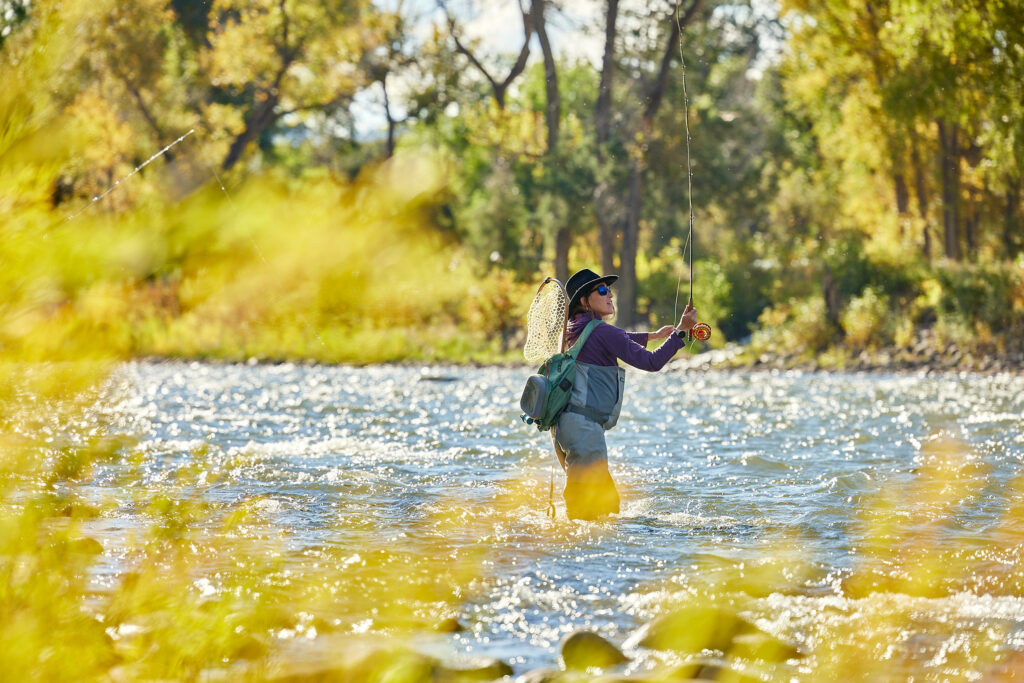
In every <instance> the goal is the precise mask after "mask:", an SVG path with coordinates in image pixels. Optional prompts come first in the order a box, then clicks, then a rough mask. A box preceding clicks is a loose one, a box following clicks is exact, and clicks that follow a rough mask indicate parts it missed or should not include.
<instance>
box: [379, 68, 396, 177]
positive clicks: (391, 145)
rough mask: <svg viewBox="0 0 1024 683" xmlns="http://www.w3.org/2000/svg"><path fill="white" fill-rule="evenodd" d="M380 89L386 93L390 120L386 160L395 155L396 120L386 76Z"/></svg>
mask: <svg viewBox="0 0 1024 683" xmlns="http://www.w3.org/2000/svg"><path fill="white" fill-rule="evenodd" d="M380 89H381V90H382V91H383V92H384V116H385V117H386V118H387V120H388V142H387V145H388V146H387V151H386V152H385V157H384V158H385V159H390V158H391V157H393V156H394V155H395V118H394V117H393V116H392V115H391V101H390V100H389V99H388V77H387V74H384V75H383V76H382V77H381V79H380Z"/></svg>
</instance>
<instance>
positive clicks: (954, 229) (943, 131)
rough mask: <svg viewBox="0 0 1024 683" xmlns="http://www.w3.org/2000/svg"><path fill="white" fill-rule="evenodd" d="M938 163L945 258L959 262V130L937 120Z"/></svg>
mask: <svg viewBox="0 0 1024 683" xmlns="http://www.w3.org/2000/svg"><path fill="white" fill-rule="evenodd" d="M937 123H938V126H939V163H940V164H941V167H942V229H943V246H944V247H945V253H946V258H949V259H952V260H954V261H958V260H960V163H959V156H958V154H957V145H958V140H957V138H958V133H959V128H958V126H957V125H956V124H955V123H954V124H948V123H946V122H945V121H944V120H943V119H939V120H938V122H937Z"/></svg>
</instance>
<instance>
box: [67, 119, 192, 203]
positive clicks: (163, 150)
mask: <svg viewBox="0 0 1024 683" xmlns="http://www.w3.org/2000/svg"><path fill="white" fill-rule="evenodd" d="M194 132H196V129H195V128H191V129H189V131H188V132H187V133H185V134H184V135H182V136H181V137H180V138H178V139H177V140H175V141H174V142H172V143H171V144H169V145H167V146H166V147H164V148H163V149H162V150H160V151H159V152H157V153H156V154H154V155H153V156H151V157H150V158H148V159H146V160H145V161H143V162H142V163H141V164H139V165H138V166H136V167H135V169H134V170H133V171H132V172H131V173H129V174H128V175H126V176H125V177H123V178H121V179H120V180H118V181H117V182H115V183H114V184H113V185H111V186H110V187H108V188H107V189H106V191H104V192H103V193H102V194H98V195H96V196H95V197H93V198H92V201H91V202H89V203H88V204H86V205H85V206H83V207H82V208H81V209H79V210H78V211H77V212H76V213H74V214H72V215H70V216H68V217H67V218H66V219H64V222H65V223H67V222H68V221H70V220H73V219H75V218H78V217H79V216H80V215H82V213H83V212H85V211H86V210H87V209H88V208H89V207H91V206H92V205H93V204H95V203H96V202H98V201H100V200H101V199H103V198H104V197H106V196H107V195H108V194H110V193H111V192H113V191H114V190H116V189H117V187H118V186H119V185H120V184H121V183H123V182H124V181H126V180H128V179H129V178H131V177H132V176H133V175H135V174H136V173H138V172H139V171H141V170H142V169H144V168H146V166H149V164H150V163H152V162H153V161H155V160H156V159H159V158H160V157H162V156H163V155H164V154H166V153H167V150H169V149H170V148H171V147H174V146H175V145H176V144H178V143H179V142H181V141H182V140H184V139H185V138H187V137H188V136H189V135H192V133H194Z"/></svg>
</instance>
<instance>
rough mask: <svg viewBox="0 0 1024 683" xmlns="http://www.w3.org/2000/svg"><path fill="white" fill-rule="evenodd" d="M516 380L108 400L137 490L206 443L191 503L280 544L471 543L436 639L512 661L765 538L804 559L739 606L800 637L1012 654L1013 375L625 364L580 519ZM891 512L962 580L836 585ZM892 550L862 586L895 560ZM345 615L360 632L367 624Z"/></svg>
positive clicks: (350, 382) (302, 551)
mask: <svg viewBox="0 0 1024 683" xmlns="http://www.w3.org/2000/svg"><path fill="white" fill-rule="evenodd" d="M527 374H528V371H526V370H523V369H499V368H483V369H477V368H437V367H431V368H411V367H374V368H365V369H364V368H345V367H320V366H297V365H276V366H263V365H260V366H242V365H208V364H198V363H160V364H149V363H138V364H130V365H127V366H125V367H123V368H122V369H121V370H120V371H119V373H118V375H117V378H116V380H115V382H114V388H113V389H112V396H113V398H112V401H111V402H112V407H111V408H110V409H109V416H110V419H111V420H112V421H113V424H114V427H115V428H116V429H118V430H120V431H122V432H125V433H128V434H133V435H135V437H136V438H137V439H138V440H139V448H140V450H141V452H142V454H143V458H142V467H143V471H144V473H145V480H146V482H147V483H149V484H159V482H161V481H165V480H166V481H170V480H171V479H173V477H174V476H175V473H176V472H177V471H178V470H179V469H180V468H183V467H187V466H189V465H191V464H192V463H193V462H194V461H195V460H196V458H197V454H198V453H201V454H202V461H203V463H204V467H206V468H208V469H209V470H210V472H209V475H210V476H209V481H210V484H209V485H208V487H206V488H205V489H204V490H203V493H202V495H204V496H207V497H209V498H210V499H211V500H214V501H223V502H225V503H237V502H239V501H243V500H247V499H254V500H258V501H259V509H260V510H261V512H262V515H263V519H264V522H265V524H266V525H267V526H268V528H272V529H276V530H278V531H279V532H280V535H281V537H282V538H283V539H285V540H284V548H285V552H286V554H287V555H289V556H291V557H294V558H302V557H309V556H310V555H311V554H312V555H316V554H317V553H324V555H323V556H324V557H325V558H340V557H341V558H343V557H351V558H354V559H353V562H357V561H358V560H359V558H360V553H363V554H364V555H365V554H366V552H367V547H366V546H367V545H368V544H370V545H372V544H374V543H379V544H380V545H381V546H387V547H390V548H393V549H399V550H400V549H401V548H403V547H404V546H412V545H417V547H421V548H422V547H428V548H431V549H432V551H431V552H434V553H436V554H438V555H439V556H440V560H441V564H440V565H439V566H444V558H445V557H447V556H448V555H450V556H451V557H453V558H454V557H458V558H462V561H463V563H465V562H466V561H467V560H466V559H465V558H467V557H470V558H473V559H472V561H473V562H475V563H476V566H475V567H474V572H473V573H472V577H471V578H470V579H466V584H467V585H466V586H465V587H463V588H462V589H460V590H462V593H461V594H462V596H463V597H462V599H461V601H460V602H459V603H458V604H457V606H456V607H457V613H456V614H454V616H456V617H457V618H458V619H459V621H460V623H462V624H463V625H465V626H466V627H467V629H466V630H465V631H462V632H460V633H456V634H453V635H451V636H448V637H447V640H446V641H444V643H443V646H444V647H445V648H448V649H449V650H450V651H453V652H455V653H458V654H466V655H493V656H497V657H501V658H503V659H506V660H508V661H510V662H512V663H513V665H514V666H515V668H516V669H517V671H523V670H526V669H529V668H535V667H541V666H555V665H556V663H557V658H558V644H559V641H560V640H561V639H562V638H563V637H564V635H565V634H566V633H568V632H570V631H572V630H574V629H577V628H591V629H594V630H597V631H599V632H601V633H602V634H604V635H605V636H607V637H609V638H611V639H613V640H615V641H616V642H620V643H621V642H622V641H623V640H625V639H626V637H627V636H628V635H629V634H630V633H631V632H632V631H633V630H634V629H636V628H637V627H638V626H639V625H641V624H642V623H644V622H645V621H647V620H648V619H649V618H651V617H652V616H653V615H655V614H657V613H658V612H659V611H660V610H662V609H664V608H665V607H666V606H667V605H668V604H669V603H670V602H671V600H673V599H674V598H676V597H679V596H680V595H685V594H687V591H690V590H692V589H693V586H694V585H695V583H696V582H698V581H699V580H700V579H702V578H706V575H707V573H708V572H713V571H714V568H715V567H722V568H726V567H728V568H730V569H729V571H731V572H733V574H730V576H733V575H734V574H735V572H737V571H738V572H739V575H740V576H741V577H742V575H743V571H744V569H743V568H744V567H747V568H756V567H758V566H764V565H765V563H766V562H767V561H768V560H767V559H766V558H771V557H774V556H776V555H777V554H778V553H779V552H783V551H784V552H785V553H789V555H788V556H792V555H793V554H794V553H795V554H796V555H797V556H798V557H799V564H800V566H801V567H803V569H802V570H801V571H800V572H798V573H797V574H796V575H793V576H790V577H789V578H790V579H791V585H790V586H789V587H788V588H786V589H779V590H771V591H767V590H766V591H763V593H762V594H755V595H753V596H751V599H750V600H749V601H748V602H747V603H746V604H745V606H744V609H745V611H746V614H747V616H748V617H750V618H751V619H754V620H756V621H757V623H758V624H759V625H761V626H762V627H764V628H765V629H767V630H769V631H771V632H773V633H775V634H776V635H778V636H780V637H783V638H785V639H786V640H788V641H790V642H792V643H794V644H797V645H799V646H801V647H803V648H806V649H812V648H814V647H815V646H816V645H817V644H819V643H818V641H819V640H820V639H821V638H822V637H824V636H823V635H822V634H823V632H824V630H825V629H831V630H832V631H833V632H835V631H837V630H838V631H840V632H841V631H842V630H843V628H844V625H845V627H846V628H847V630H850V631H855V630H856V618H857V615H859V614H862V613H864V612H865V611H873V612H875V613H878V614H884V613H885V612H886V611H887V610H889V611H893V612H897V611H898V612H900V613H901V614H902V613H912V614H914V615H915V622H914V624H915V625H914V626H913V628H908V627H906V626H905V625H903V626H901V625H899V624H895V625H893V626H892V628H893V636H892V642H893V643H894V644H896V646H897V647H898V648H902V650H901V651H902V652H903V653H904V655H907V654H908V653H909V654H910V655H912V656H914V657H916V658H917V659H918V660H919V661H920V662H923V663H924V664H925V665H927V666H931V667H932V668H933V669H934V670H935V671H938V672H941V671H946V672H947V673H948V672H954V673H958V674H963V673H965V670H966V669H969V668H970V667H971V666H972V662H973V661H974V660H973V659H972V656H971V653H970V652H965V650H967V649H969V648H970V646H969V645H964V644H963V643H962V642H960V640H963V634H964V633H965V632H972V631H978V630H981V629H985V628H992V629H995V630H996V631H995V632H996V636H994V637H996V638H997V639H999V640H1000V641H1001V643H1000V645H999V647H1001V648H1004V649H1009V648H1016V647H1019V646H1020V645H1021V642H1018V641H1022V640H1024V638H1021V636H1020V635H1019V634H1018V628H1019V626H1020V625H1021V624H1024V600H1022V599H1021V598H1020V597H1018V596H1019V595H1020V587H1019V586H1017V585H1016V584H1015V583H1012V582H1010V581H1009V580H1008V579H1007V578H1006V577H1008V576H1011V575H1014V571H1015V570H1016V568H1017V563H1018V562H1019V561H1020V559H1019V553H1018V552H1017V551H1018V550H1019V549H1020V548H1021V547H1022V546H1021V545H1020V543H1021V542H1024V530H1016V529H1008V528H1006V526H1007V524H1006V521H1005V520H1004V518H1003V516H1004V514H1005V513H1006V510H1007V508H1008V507H1009V506H1010V505H1011V504H1012V503H1014V502H1016V501H1015V496H1016V493H1015V492H1019V489H1015V488H1014V486H1015V481H1016V477H1017V475H1018V474H1019V472H1020V470H1021V463H1022V460H1024V436H1022V431H1021V424H1022V414H1024V379H1022V378H1018V377H1007V376H996V377H978V376H966V377H955V376H946V377H911V376H873V375H819V374H769V373H760V374H759V373H753V374H751V373H735V374H733V373H727V372H712V373H702V372H696V371H686V372H684V371H671V370H670V371H666V372H663V373H660V374H653V375H648V374H645V373H641V372H638V371H629V374H628V379H627V398H626V403H625V407H624V410H623V416H622V419H621V420H620V422H619V426H618V427H617V428H615V429H614V430H612V431H611V432H609V433H608V444H609V450H610V461H611V469H612V473H613V476H614V477H615V479H616V481H617V482H618V483H619V487H620V492H621V493H622V495H623V501H624V509H623V512H622V514H621V515H618V516H617V517H615V518H613V519H611V520H609V521H607V522H601V523H574V522H569V521H567V520H566V519H565V512H564V506H563V505H562V503H561V496H560V489H561V486H562V484H563V479H562V476H561V473H560V471H556V470H557V467H556V466H554V465H555V460H554V456H553V455H552V453H551V451H550V439H549V436H548V434H547V433H543V434H542V433H538V432H537V431H536V430H535V429H533V428H532V427H527V426H526V425H524V424H523V423H522V422H521V421H520V420H519V413H518V410H517V403H518V395H519V391H520V390H521V386H522V384H523V381H524V380H525V377H526V375H527ZM936 459H938V464H937V465H936ZM925 471H931V472H935V471H946V472H947V473H951V477H950V479H949V481H947V482H946V484H945V485H946V486H949V485H952V484H951V483H950V482H953V483H955V484H956V485H958V486H960V485H962V486H964V489H963V490H964V492H965V493H964V494H963V497H962V498H959V497H958V499H957V501H956V502H955V504H954V505H952V506H951V505H950V504H949V503H948V501H947V502H946V503H945V504H943V503H942V502H941V501H942V496H941V495H940V493H941V492H940V493H935V492H934V491H932V489H928V488H927V487H926V486H923V485H922V484H921V482H920V477H921V476H922V475H921V473H922V472H925ZM552 476H553V477H554V482H555V484H554V486H555V496H554V498H555V503H556V507H557V513H558V514H557V519H556V521H554V522H552V521H551V520H550V519H549V518H548V517H547V516H546V509H547V507H548V503H549V486H550V483H551V478H552ZM117 481H118V479H117V476H116V472H115V468H114V467H113V466H111V467H110V468H109V470H105V471H104V472H103V473H102V474H101V475H100V476H99V478H98V480H97V482H96V483H97V485H98V487H99V489H100V490H101V491H104V492H105V493H107V494H109V495H114V496H118V495H126V494H122V493H120V492H118V491H117V490H116V489H115V488H114V486H115V484H116V482H117ZM880 491H882V492H881V493H880ZM933 493H934V495H933ZM957 496H960V494H959V493H958V494H957ZM879 501H883V502H879ZM884 501H888V502H887V503H886V502H884ZM937 501H938V502H937ZM883 505H888V506H889V507H888V508H886V509H888V510H891V511H894V513H893V514H894V515H895V517H894V518H895V519H896V520H897V522H899V521H900V520H905V521H906V522H907V523H908V524H917V525H920V526H919V528H918V529H917V531H918V532H919V533H920V534H921V541H920V542H921V543H924V544H928V543H932V544H933V545H934V546H936V547H937V548H938V549H940V550H941V551H942V552H943V553H947V554H948V557H947V556H946V555H944V557H947V560H948V559H949V558H952V561H959V562H962V563H964V566H965V570H964V571H963V572H959V573H952V574H951V573H947V574H945V575H943V576H942V578H941V580H940V581H939V584H940V585H938V586H934V587H933V588H932V589H930V592H929V591H905V592H901V591H899V590H894V589H893V588H892V586H891V585H889V587H888V588H886V587H885V586H884V585H883V586H882V587H881V588H877V587H876V588H875V589H873V590H861V591H859V592H857V593H856V594H854V592H852V591H851V589H850V588H849V586H847V585H846V582H847V581H848V580H849V579H850V577H851V576H852V575H854V574H855V573H856V572H858V571H860V572H861V573H862V574H863V571H862V570H864V565H865V559H864V558H865V553H866V552H868V551H869V550H870V543H871V538H872V536H871V532H870V514H869V513H870V512H871V511H872V510H876V509H877V508H878V507H879V506H883ZM929 506H934V507H935V509H934V511H933V512H934V514H932V516H930V517H929V516H928V510H929V509H930V508H929ZM122 510H123V512H122V518H121V519H119V520H108V531H109V533H110V534H111V537H112V538H113V536H114V535H116V532H117V530H119V529H120V530H123V529H124V528H126V527H127V526H130V524H131V520H132V514H133V512H132V507H131V505H130V504H129V501H128V499H127V497H125V505H124V506H123V508H122ZM922 510H923V511H924V512H925V516H924V517H920V515H921V513H922ZM915 515H918V516H917V517H915ZM453 518H454V519H455V520H456V521H457V523H455V524H453V523H452V520H453ZM922 520H923V522H922ZM879 533H882V532H879ZM914 533H917V532H916V531H915V530H914V529H910V530H909V531H908V530H904V531H902V532H901V531H899V530H897V531H892V530H890V531H888V532H885V533H882V536H886V534H888V536H886V537H887V538H897V537H898V538H900V539H903V541H906V539H907V538H912V537H914ZM1015 533H1016V534H1017V537H1012V536H1013V534H1015ZM901 534H902V535H901ZM1008 534H1009V536H1008ZM993 537H999V538H1000V539H1001V541H1000V542H1001V545H1000V546H999V548H996V549H993V548H991V547H989V546H988V545H987V543H988V541H989V540H990V539H991V538H993ZM424 539H427V540H429V541H430V542H429V543H428V544H426V545H424ZM1015 549H1016V550H1015ZM773 553H775V555H773ZM884 565H885V563H882V565H881V566H880V568H879V569H878V571H877V572H875V574H877V576H881V577H884V576H885V574H886V571H890V570H891V571H892V572H898V571H900V569H899V566H898V561H896V560H894V561H893V562H892V563H890V564H889V567H888V569H886V567H885V566H884ZM737 568H739V569H737ZM110 571H111V572H113V573H116V572H117V571H118V567H116V566H113V567H111V568H110ZM338 571H339V572H345V571H348V568H347V566H345V567H343V566H339V569H338ZM723 571H725V569H723ZM698 574H699V575H698ZM723 576H725V575H724V574H723ZM883 584H884V581H883ZM389 599H393V600H395V601H398V602H401V601H402V600H404V599H408V600H414V599H420V598H413V597H407V596H404V595H393V596H391V597H390V598H389ZM358 616H359V615H353V624H354V625H353V626H352V628H353V629H354V630H355V629H359V630H366V629H371V630H372V629H373V628H374V625H373V624H372V623H371V622H360V621H358V620H356V617H358ZM851 637H852V636H851ZM958 638H959V639H960V640H957V639H958ZM958 643H959V644H958ZM957 651H959V654H957V655H956V656H954V654H951V653H956V652H957ZM878 656H880V657H884V656H890V657H896V656H901V655H893V654H892V653H889V654H888V655H886V653H884V652H881V653H878ZM637 666H640V664H638V665H637ZM944 667H945V668H944ZM965 668H966V669H965Z"/></svg>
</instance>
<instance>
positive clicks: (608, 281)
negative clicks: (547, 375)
mask: <svg viewBox="0 0 1024 683" xmlns="http://www.w3.org/2000/svg"><path fill="white" fill-rule="evenodd" d="M616 280H618V275H605V276H603V277H602V276H600V275H598V274H597V273H595V272H594V271H592V270H589V269H587V268H584V269H583V270H580V271H578V272H577V273H575V274H573V276H572V277H570V278H569V281H568V282H566V287H565V291H566V293H567V294H568V296H569V312H568V326H567V328H566V339H565V346H566V347H569V346H571V345H572V344H573V342H575V341H576V339H577V337H579V335H580V333H581V332H582V331H583V329H584V328H585V327H586V326H587V323H589V322H590V321H592V320H595V319H596V320H603V319H604V318H605V317H607V316H610V315H612V314H614V313H615V299H614V294H613V293H612V289H611V286H612V284H614V282H615V281H616ZM695 325H697V310H696V309H695V308H694V307H693V306H692V304H687V306H686V309H685V310H684V311H683V315H682V317H681V318H680V319H679V325H678V326H677V327H672V326H671V325H665V326H664V327H662V328H660V329H659V330H658V331H656V332H626V331H625V330H623V329H622V328H619V327H616V326H614V325H611V324H609V323H605V322H601V323H599V324H598V325H597V326H596V327H594V328H593V331H592V332H591V333H590V336H589V337H587V339H586V340H585V341H584V343H583V347H582V348H581V349H580V351H579V355H578V356H577V364H576V380H575V382H574V383H573V388H572V395H571V397H570V399H569V405H568V407H567V408H566V409H565V412H563V413H562V415H561V417H559V418H558V422H557V423H556V424H555V425H554V426H553V427H552V429H551V440H552V442H553V444H554V447H555V455H556V456H557V457H558V462H559V463H560V464H561V465H562V469H563V470H565V475H566V483H565V490H564V494H563V495H564V497H565V507H566V512H567V513H568V515H569V517H570V518H571V519H595V518H597V517H601V516H603V515H607V514H611V513H616V512H618V511H619V493H618V491H617V490H616V488H615V482H614V481H613V480H612V476H611V473H609V471H608V448H607V446H606V444H605V438H604V432H605V430H608V429H611V428H612V427H614V426H615V423H616V422H617V421H618V419H619V411H620V410H621V408H622V397H623V390H624V389H625V369H623V368H622V367H620V366H619V363H618V362H619V361H620V360H621V361H623V362H624V363H626V364H628V365H632V366H633V367H635V368H639V369H640V370H647V371H649V372H656V371H658V370H661V369H662V368H663V367H664V366H665V364H666V363H667V362H668V361H669V360H670V359H671V358H672V357H673V356H674V355H675V354H676V352H677V351H679V349H681V348H683V346H684V345H685V343H686V339H687V333H688V332H689V331H690V330H691V329H693V327H694V326H695ZM653 339H665V340H666V341H665V342H664V343H662V344H661V346H659V347H658V348H657V349H656V350H654V351H648V350H647V348H646V344H647V342H648V341H650V340H653Z"/></svg>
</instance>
